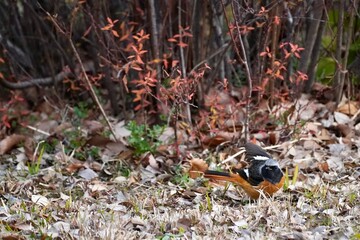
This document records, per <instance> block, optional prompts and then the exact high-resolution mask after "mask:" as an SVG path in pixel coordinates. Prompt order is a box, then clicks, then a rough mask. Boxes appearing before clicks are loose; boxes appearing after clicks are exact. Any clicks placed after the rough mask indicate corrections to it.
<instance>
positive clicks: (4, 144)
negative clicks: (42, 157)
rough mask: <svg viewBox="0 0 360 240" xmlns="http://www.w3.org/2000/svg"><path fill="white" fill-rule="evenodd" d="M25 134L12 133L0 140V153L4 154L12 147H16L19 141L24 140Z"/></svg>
mask: <svg viewBox="0 0 360 240" xmlns="http://www.w3.org/2000/svg"><path fill="white" fill-rule="evenodd" d="M25 139H26V136H24V135H19V134H13V135H10V136H7V137H6V138H4V139H3V140H2V141H1V142H0V154H5V153H7V152H8V151H10V150H11V149H13V148H14V147H16V146H17V145H18V144H20V143H21V142H23V141H25Z"/></svg>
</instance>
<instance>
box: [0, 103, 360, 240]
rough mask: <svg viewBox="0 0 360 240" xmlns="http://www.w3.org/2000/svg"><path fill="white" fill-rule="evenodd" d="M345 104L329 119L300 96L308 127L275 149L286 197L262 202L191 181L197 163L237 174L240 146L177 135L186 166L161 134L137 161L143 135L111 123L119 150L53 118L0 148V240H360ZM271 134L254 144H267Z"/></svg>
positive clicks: (358, 167)
mask: <svg viewBox="0 0 360 240" xmlns="http://www.w3.org/2000/svg"><path fill="white" fill-rule="evenodd" d="M299 102H301V101H299ZM350 103H351V104H354V106H353V107H354V108H355V109H352V110H351V111H350V110H349V109H350V107H349V106H350ZM294 104H295V103H294ZM296 104H297V103H296ZM346 104H347V105H346V106H348V108H345V110H344V109H340V108H338V109H336V110H335V111H330V110H328V107H326V106H325V105H322V104H320V103H318V102H316V101H314V100H308V101H307V102H306V99H303V105H302V106H301V107H299V106H296V108H298V107H299V109H300V108H301V111H297V116H295V114H292V116H290V117H293V118H296V119H298V120H299V121H294V122H295V123H296V124H298V123H301V125H300V127H298V129H297V131H294V132H292V134H290V135H289V134H288V135H287V136H289V137H288V138H287V139H286V140H283V141H282V140H278V141H276V144H274V146H272V147H271V148H269V149H267V151H268V152H269V153H270V154H271V155H272V156H273V157H274V158H275V159H277V160H279V162H280V165H281V167H282V169H283V170H284V173H285V174H286V176H287V182H286V184H285V186H284V189H281V190H280V191H279V192H278V193H276V194H275V195H274V196H273V197H271V198H267V197H265V196H261V197H260V198H259V199H258V200H255V201H253V200H250V199H249V198H248V196H247V195H246V194H245V193H244V191H242V189H240V188H238V187H236V186H234V185H232V184H226V185H219V184H213V183H212V182H209V181H206V180H204V179H203V178H197V179H192V178H190V177H189V174H188V173H187V171H188V170H189V168H190V161H191V160H192V159H195V158H199V159H203V160H205V161H206V162H207V163H209V165H210V167H212V168H213V167H220V168H228V167H229V166H230V165H236V164H237V163H238V161H239V159H238V158H241V156H242V155H240V157H238V158H237V159H230V161H224V159H225V158H227V157H229V156H230V155H231V154H234V153H236V152H239V151H242V148H235V147H228V146H225V145H224V148H223V149H219V148H215V147H206V146H204V145H202V146H198V147H197V148H195V147H194V146H191V144H188V142H189V141H191V138H185V135H186V131H180V132H179V133H178V134H183V136H182V137H183V139H187V140H186V141H185V140H183V142H182V143H181V144H180V145H179V146H178V148H179V149H180V150H179V151H180V153H181V154H183V156H186V157H184V158H183V160H182V162H180V163H179V162H177V161H178V159H177V158H176V157H174V156H175V154H174V147H173V144H171V140H169V142H168V144H166V143H167V139H170V138H171V137H173V135H174V133H173V132H172V128H168V127H166V128H164V129H163V130H162V131H161V133H159V136H157V137H158V138H159V139H161V143H162V144H161V146H157V148H156V149H155V150H154V149H150V150H149V151H148V152H147V153H141V154H140V153H139V152H136V151H137V150H139V148H140V145H141V144H140V145H138V146H137V145H136V143H139V141H140V142H141V136H140V137H139V136H135V135H136V134H135V135H134V132H137V133H139V132H140V131H141V129H139V128H136V126H135V127H134V126H133V128H132V129H131V130H129V127H126V126H125V125H124V122H116V120H114V119H113V120H112V123H113V125H114V128H115V132H116V134H117V137H118V139H121V141H118V142H115V141H113V140H111V137H109V135H105V134H103V135H97V134H94V133H95V132H99V131H100V132H104V131H105V130H104V123H103V120H94V119H93V120H88V119H86V120H85V118H82V119H80V121H78V122H77V121H75V120H74V119H75V117H74V118H72V121H64V122H62V123H60V122H59V121H54V120H53V119H54V117H53V116H52V117H50V113H49V116H48V118H42V119H43V120H41V121H40V120H39V121H38V122H36V124H35V123H34V125H33V127H32V128H31V127H30V128H31V130H29V131H32V135H29V134H26V133H21V134H20V133H17V134H9V135H8V136H7V137H4V138H3V140H2V141H0V154H1V155H0V199H1V205H0V222H1V224H0V237H1V238H2V239H55V238H57V237H59V238H61V239H360V224H359V223H360V181H359V180H360V141H359V136H360V134H359V130H358V127H359V126H358V125H359V124H356V120H355V119H356V116H357V115H358V113H359V109H358V107H357V105H356V104H355V103H352V102H347V103H346ZM287 109H289V108H287ZM346 109H347V110H346ZM349 111H350V112H349ZM74 112H75V114H74V116H75V115H77V116H80V115H81V114H79V113H77V114H76V109H75V111H74ZM62 117H63V116H62ZM290 117H289V119H288V120H289V122H291V119H290ZM50 119H51V120H50ZM63 119H64V118H63ZM289 124H290V123H289ZM29 126H30V125H29ZM294 126H295V125H294ZM28 128H29V127H28ZM28 128H27V129H28ZM105 129H106V128H105ZM281 129H284V128H281ZM154 131H155V130H154ZM274 131H275V132H276V131H277V130H276V129H275V130H274ZM278 131H279V132H280V131H282V130H278ZM287 133H288V132H287ZM139 134H140V133H139ZM139 134H138V135H139ZM266 134H268V135H267V136H270V137H271V134H270V133H269V132H268V133H266ZM140 135H141V134H140ZM263 135H264V133H262V134H260V135H259V134H253V135H252V137H253V138H256V139H258V140H259V142H261V141H264V139H259V138H260V136H263ZM280 135H281V134H280ZM222 136H223V135H222ZM188 137H189V136H188ZM44 139H45V140H44ZM214 139H215V137H214ZM218 139H219V138H218V137H217V138H216V140H218ZM180 140H181V139H180V138H179V141H180ZM41 141H44V142H41ZM131 141H135V145H134V143H132V142H131ZM172 141H173V140H172ZM266 141H269V140H266ZM131 143H132V144H133V145H132V146H137V147H136V148H134V147H132V148H131V147H129V145H131ZM220 145H221V144H220ZM230 145H231V144H230ZM141 146H142V145H141ZM229 149H231V150H229ZM29 159H32V160H30V161H29Z"/></svg>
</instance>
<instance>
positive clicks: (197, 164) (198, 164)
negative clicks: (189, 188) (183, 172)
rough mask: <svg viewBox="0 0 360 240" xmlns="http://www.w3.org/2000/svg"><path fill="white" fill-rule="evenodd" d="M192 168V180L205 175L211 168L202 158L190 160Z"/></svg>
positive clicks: (190, 170) (190, 174) (190, 172)
mask: <svg viewBox="0 0 360 240" xmlns="http://www.w3.org/2000/svg"><path fill="white" fill-rule="evenodd" d="M190 164H191V167H190V169H189V176H190V177H191V178H197V177H199V176H201V175H202V173H204V172H205V171H206V170H207V169H208V168H209V166H208V165H207V163H206V162H205V161H204V160H202V159H201V158H193V159H191V160H190Z"/></svg>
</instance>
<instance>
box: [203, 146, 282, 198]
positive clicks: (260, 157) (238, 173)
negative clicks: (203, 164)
mask: <svg viewBox="0 0 360 240" xmlns="http://www.w3.org/2000/svg"><path fill="white" fill-rule="evenodd" d="M245 151H246V156H245V158H246V160H247V161H248V162H249V167H247V168H242V169H233V170H232V171H231V172H219V171H213V170H206V171H205V172H204V177H205V178H209V179H212V180H219V181H227V182H232V183H235V184H237V185H239V186H240V187H241V188H242V189H244V191H245V192H246V193H247V194H248V195H249V197H250V198H251V199H258V198H259V196H260V192H261V191H262V192H263V193H264V194H265V195H266V196H267V197H270V196H272V195H273V194H274V193H276V192H277V191H278V190H279V189H281V188H282V187H283V185H284V181H285V176H284V173H283V172H282V171H281V169H280V166H279V163H278V162H277V161H276V160H274V159H273V158H272V157H271V156H270V155H269V154H268V153H267V152H266V151H265V150H264V149H262V148H261V147H260V146H258V145H256V144H254V143H251V142H248V143H246V144H245Z"/></svg>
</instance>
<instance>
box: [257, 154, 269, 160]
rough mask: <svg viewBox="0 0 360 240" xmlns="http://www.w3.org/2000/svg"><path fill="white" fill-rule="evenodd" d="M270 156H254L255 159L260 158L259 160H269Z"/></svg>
mask: <svg viewBox="0 0 360 240" xmlns="http://www.w3.org/2000/svg"><path fill="white" fill-rule="evenodd" d="M269 159H270V158H268V157H266V156H261V155H256V156H254V160H258V161H266V160H269Z"/></svg>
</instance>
